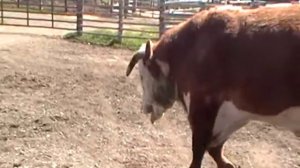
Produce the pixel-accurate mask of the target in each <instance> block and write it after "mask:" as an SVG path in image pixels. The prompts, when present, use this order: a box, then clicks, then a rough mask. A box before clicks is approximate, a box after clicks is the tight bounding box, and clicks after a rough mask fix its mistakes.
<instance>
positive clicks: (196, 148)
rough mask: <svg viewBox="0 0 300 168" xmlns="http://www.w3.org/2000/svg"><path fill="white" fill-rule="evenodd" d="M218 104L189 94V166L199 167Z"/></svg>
mask: <svg viewBox="0 0 300 168" xmlns="http://www.w3.org/2000/svg"><path fill="white" fill-rule="evenodd" d="M201 96H203V95H201ZM219 107H220V104H219V103H218V102H217V101H214V100H211V101H205V100H203V99H201V98H200V97H197V96H193V95H191V102H190V108H189V122H190V125H191V129H192V151H193V159H192V163H191V165H190V168H200V167H201V164H202V160H203V156H204V153H205V151H206V150H207V147H208V145H209V143H210V139H211V136H212V130H213V125H214V120H215V117H216V114H217V112H218V109H219Z"/></svg>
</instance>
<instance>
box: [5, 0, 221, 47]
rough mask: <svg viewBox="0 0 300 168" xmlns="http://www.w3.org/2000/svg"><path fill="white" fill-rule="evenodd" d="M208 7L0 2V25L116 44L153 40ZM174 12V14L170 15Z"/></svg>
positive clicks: (116, 1)
mask: <svg viewBox="0 0 300 168" xmlns="http://www.w3.org/2000/svg"><path fill="white" fill-rule="evenodd" d="M213 1H216V0H213ZM219 2H221V0H219ZM197 3H198V2H197ZM208 5H214V4H213V3H199V4H196V5H195V4H194V5H192V6H190V5H184V6H182V5H180V4H179V6H176V5H175V6H174V4H170V3H169V2H167V3H166V2H165V0H0V19H1V20H0V24H2V25H11V26H28V27H38V28H52V29H63V30H70V31H76V32H77V33H78V34H79V35H81V34H83V33H88V34H97V35H102V36H113V37H116V39H117V40H118V41H122V39H123V38H140V39H141V38H142V39H157V38H159V36H160V35H161V34H162V33H163V32H164V31H165V30H166V29H169V28H171V27H172V26H174V25H176V24H178V23H180V22H182V21H183V20H185V19H186V18H188V17H190V16H192V15H193V14H194V13H196V12H198V11H199V10H200V9H201V8H203V7H206V6H208ZM174 8H175V9H176V8H177V9H178V10H176V11H175V12H174V10H173V9H174ZM172 10H173V11H172Z"/></svg>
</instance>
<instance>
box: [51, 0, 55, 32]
mask: <svg viewBox="0 0 300 168" xmlns="http://www.w3.org/2000/svg"><path fill="white" fill-rule="evenodd" d="M53 13H54V0H51V26H52V28H54V14H53Z"/></svg>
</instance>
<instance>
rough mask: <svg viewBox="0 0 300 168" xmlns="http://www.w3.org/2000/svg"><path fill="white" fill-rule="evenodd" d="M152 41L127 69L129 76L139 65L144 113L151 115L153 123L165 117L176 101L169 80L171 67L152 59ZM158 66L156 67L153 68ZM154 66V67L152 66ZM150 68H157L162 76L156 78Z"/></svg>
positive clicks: (135, 56) (142, 49)
mask: <svg viewBox="0 0 300 168" xmlns="http://www.w3.org/2000/svg"><path fill="white" fill-rule="evenodd" d="M151 45H152V44H151V41H148V42H147V44H146V45H142V46H141V47H140V49H139V51H138V52H137V53H136V54H135V55H134V56H133V58H132V60H131V61H130V64H129V65H128V68H127V76H128V75H129V74H130V72H131V70H132V69H133V67H134V65H135V64H136V63H138V68H139V75H140V80H141V85H142V88H143V93H142V95H143V98H142V111H143V112H144V113H150V114H151V122H152V123H154V122H155V121H156V120H158V119H160V118H161V117H162V116H163V113H164V112H165V111H166V110H167V109H168V108H170V107H171V106H172V105H173V103H174V101H175V96H176V93H175V91H176V90H175V87H174V84H172V83H171V82H170V81H169V80H168V79H167V75H168V73H169V72H168V71H169V66H168V65H167V64H166V63H163V62H161V61H158V60H154V59H151V56H152V48H151V47H152V46H151ZM153 64H156V66H153ZM151 65H152V66H151ZM150 68H156V71H159V72H160V75H159V76H158V77H157V76H156V77H154V76H153V75H152V73H151V70H152V71H153V69H150Z"/></svg>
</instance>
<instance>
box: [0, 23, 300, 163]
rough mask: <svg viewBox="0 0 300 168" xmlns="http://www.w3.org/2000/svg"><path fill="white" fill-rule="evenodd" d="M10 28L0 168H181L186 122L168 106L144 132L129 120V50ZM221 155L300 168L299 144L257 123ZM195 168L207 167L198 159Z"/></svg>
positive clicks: (1, 31) (135, 104)
mask: <svg viewBox="0 0 300 168" xmlns="http://www.w3.org/2000/svg"><path fill="white" fill-rule="evenodd" d="M20 29H21V30H22V31H23V32H24V30H25V29H23V28H13V27H4V26H2V27H0V167H1V168H11V167H24V168H25V167H39V168H48V167H53V168H54V167H59V168H67V167H74V168H75V167H76V168H186V167H188V165H189V163H190V161H191V133H190V129H189V126H188V123H187V119H186V114H185V113H184V112H183V111H182V108H181V107H180V106H178V105H175V107H174V108H173V109H172V110H169V111H168V112H167V113H166V115H165V117H164V118H162V119H161V120H160V121H159V122H158V123H156V124H155V125H151V124H150V120H149V116H146V115H144V114H141V113H140V112H139V109H140V100H141V88H140V87H139V81H138V77H137V71H136V70H135V71H133V74H132V75H131V76H130V77H128V78H127V77H125V70H126V66H127V63H128V61H129V59H130V57H131V54H132V52H131V51H128V50H121V49H110V48H104V47H97V46H90V45H84V44H79V43H73V42H68V41H65V40H62V39H60V37H59V36H40V35H33V34H28V35H26V34H18V33H17V32H18V31H19V30H20ZM13 30H16V31H13ZM27 30H29V29H27ZM30 30H31V31H32V32H42V31H41V30H42V29H30ZM51 31H52V30H48V32H51ZM45 34H47V33H45ZM57 34H59V33H57ZM57 34H56V33H55V35H57ZM48 35H49V34H48ZM225 154H226V155H227V156H228V157H229V159H230V160H232V162H234V163H236V164H238V165H240V166H241V167H242V168H299V167H300V141H299V139H297V138H296V137H295V136H294V135H293V134H291V133H290V132H287V131H284V130H277V129H275V128H274V127H273V126H271V125H267V124H263V123H259V122H252V123H250V124H248V125H247V126H246V127H244V128H242V129H241V130H239V131H238V132H237V133H235V134H234V135H233V136H232V137H231V139H230V140H229V141H228V142H227V144H226V151H225ZM204 167H205V168H215V164H214V162H212V159H211V158H210V157H209V156H208V155H207V154H206V155H205V159H204Z"/></svg>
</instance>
